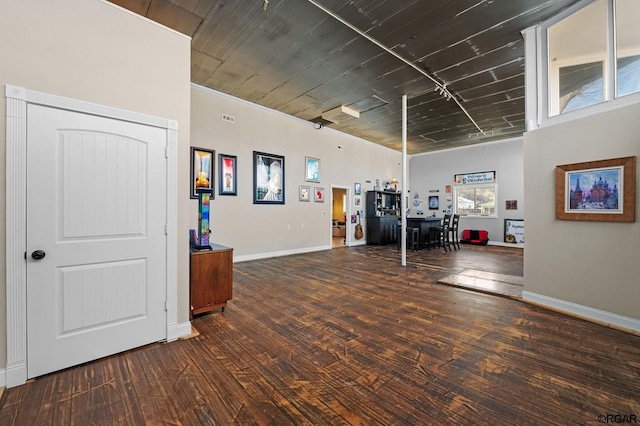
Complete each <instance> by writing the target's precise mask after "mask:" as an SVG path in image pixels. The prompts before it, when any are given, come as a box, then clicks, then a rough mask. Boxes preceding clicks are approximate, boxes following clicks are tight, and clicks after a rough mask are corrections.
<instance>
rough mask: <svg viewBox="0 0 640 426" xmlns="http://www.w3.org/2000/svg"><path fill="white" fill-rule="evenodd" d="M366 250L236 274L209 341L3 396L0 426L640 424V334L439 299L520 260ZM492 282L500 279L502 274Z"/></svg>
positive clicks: (509, 272)
mask: <svg viewBox="0 0 640 426" xmlns="http://www.w3.org/2000/svg"><path fill="white" fill-rule="evenodd" d="M399 260H400V259H399V254H398V252H397V250H396V249H395V247H375V246H374V247H371V246H361V247H356V248H340V249H335V250H332V251H323V252H317V253H310V254H304V255H296V256H288V257H282V258H273V259H264V260H259V261H253V262H244V263H239V264H236V265H235V266H234V299H233V300H232V301H231V302H230V303H229V304H228V305H227V308H226V309H225V312H224V314H222V313H220V311H215V312H212V313H209V314H204V315H201V316H196V317H195V318H194V326H195V328H196V329H197V330H198V332H199V333H198V334H197V335H195V336H194V337H192V338H190V339H186V340H179V341H176V342H172V343H169V344H166V343H157V344H153V345H148V346H145V347H142V348H138V349H135V350H132V351H128V352H125V353H122V354H118V355H115V356H112V357H108V358H105V359H101V360H98V361H95V362H91V363H88V364H84V365H80V366H77V367H74V368H70V369H67V370H63V371H60V372H57V373H52V374H49V375H46V376H42V377H39V378H37V379H36V380H34V381H32V382H30V383H28V384H26V385H24V386H20V387H16V388H12V389H8V390H6V391H5V393H4V395H3V396H2V399H1V401H0V424H2V425H25V424H50V425H58V424H65V425H89V424H99V425H110V424H113V425H115V424H118V425H141V424H148V425H230V424H240V425H254V424H257V425H407V424H415V425H422V424H425V425H426V424H440V423H456V424H491V425H501V424H505V425H507V424H508V425H512V424H540V423H545V424H555V425H567V424H596V423H598V416H599V415H602V414H604V415H606V414H609V413H619V414H623V413H626V414H628V415H631V414H635V415H637V416H639V417H640V400H639V399H638V397H637V395H639V394H640V337H638V336H634V335H631V334H627V333H624V332H621V331H617V330H613V329H610V328H607V327H604V326H601V325H597V324H593V323H589V322H586V321H583V320H580V319H577V318H572V317H569V316H566V315H563V314H561V313H557V312H552V311H548V310H545V309H542V308H540V307H537V306H533V305H528V304H525V303H523V302H521V301H518V300H512V299H508V298H502V297H495V296H491V295H487V294H483V293H477V292H470V291H467V290H464V289H460V288H454V287H449V286H443V285H439V284H437V281H438V280H440V279H442V278H444V277H446V276H448V275H452V274H459V273H462V272H464V271H467V270H470V269H473V270H476V271H480V272H478V273H474V274H473V275H474V276H478V277H480V278H482V277H484V278H486V277H490V276H492V275H491V274H502V275H505V276H522V250H521V249H517V248H505V247H495V246H487V247H468V248H467V247H464V248H463V249H462V250H458V251H454V252H451V253H444V252H442V251H434V250H431V251H426V250H421V251H418V252H414V253H410V254H409V255H408V265H407V267H406V268H405V267H402V266H400V264H399ZM493 276H494V277H495V276H497V275H493Z"/></svg>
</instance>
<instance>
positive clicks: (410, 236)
mask: <svg viewBox="0 0 640 426" xmlns="http://www.w3.org/2000/svg"><path fill="white" fill-rule="evenodd" d="M401 231H402V225H398V250H400V244H402V238H401V235H402V234H401ZM419 244H420V228H412V227H410V226H407V247H408V248H411V251H416V250H419V249H420V247H419Z"/></svg>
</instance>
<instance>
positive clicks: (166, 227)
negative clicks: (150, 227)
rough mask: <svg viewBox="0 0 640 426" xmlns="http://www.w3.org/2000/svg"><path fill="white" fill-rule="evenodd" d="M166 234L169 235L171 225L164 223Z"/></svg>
mask: <svg viewBox="0 0 640 426" xmlns="http://www.w3.org/2000/svg"><path fill="white" fill-rule="evenodd" d="M164 235H169V225H167V224H166V223H165V224H164Z"/></svg>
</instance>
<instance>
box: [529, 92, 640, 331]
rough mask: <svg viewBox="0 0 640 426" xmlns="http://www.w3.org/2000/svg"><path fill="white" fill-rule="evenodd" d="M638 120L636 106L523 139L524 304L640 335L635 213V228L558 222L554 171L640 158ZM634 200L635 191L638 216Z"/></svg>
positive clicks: (639, 239) (639, 243)
mask: <svg viewBox="0 0 640 426" xmlns="http://www.w3.org/2000/svg"><path fill="white" fill-rule="evenodd" d="M639 117H640V104H636V105H632V106H627V107H624V108H620V109H617V110H614V111H609V112H606V113H601V114H597V115H593V116H591V117H587V118H581V119H579V120H574V121H571V122H568V123H563V124H557V125H555V126H551V127H547V128H542V129H539V130H535V131H531V132H528V133H526V134H525V136H524V153H525V155H524V158H525V163H524V165H525V169H524V172H525V196H526V197H527V210H526V214H525V223H526V232H527V242H526V250H525V252H524V275H525V291H526V292H527V293H529V294H527V297H528V298H531V299H535V300H536V301H538V302H541V303H544V304H548V305H550V306H555V307H556V308H561V309H566V310H569V311H573V312H578V313H580V314H583V315H585V316H590V317H593V318H596V319H599V320H602V321H605V322H611V323H614V324H616V321H617V325H622V326H626V327H629V328H634V327H635V329H636V330H640V321H637V320H640V284H639V283H640V279H639V278H638V277H640V262H639V261H638V253H640V224H639V223H638V222H637V217H638V215H637V213H636V222H633V223H614V222H592V221H573V220H556V218H555V177H554V170H555V167H556V166H558V165H563V164H571V163H580V162H585V161H596V160H606V159H611V158H617V157H627V156H634V155H635V156H638V155H640V139H639V137H638V135H640V120H639V119H638V118H639ZM636 173H637V171H636ZM637 176H640V174H637ZM636 184H637V182H636ZM637 193H638V190H637V188H636V212H637V211H638V207H637V205H638V199H637V197H638V196H637ZM571 304H574V305H576V306H574V305H571ZM600 311H601V312H600ZM610 314H613V316H614V317H613V318H612V317H611V315H610ZM616 315H617V316H622V317H624V318H617V317H615V316H616ZM625 318H627V319H628V318H631V319H635V320H636V321H627V320H626V319H625Z"/></svg>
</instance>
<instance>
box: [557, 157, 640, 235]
mask: <svg viewBox="0 0 640 426" xmlns="http://www.w3.org/2000/svg"><path fill="white" fill-rule="evenodd" d="M555 201H556V219H565V220H594V221H604V222H635V220H636V157H623V158H613V159H610V160H600V161H589V162H584V163H575V164H564V165H561V166H557V167H556V200H555Z"/></svg>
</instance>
